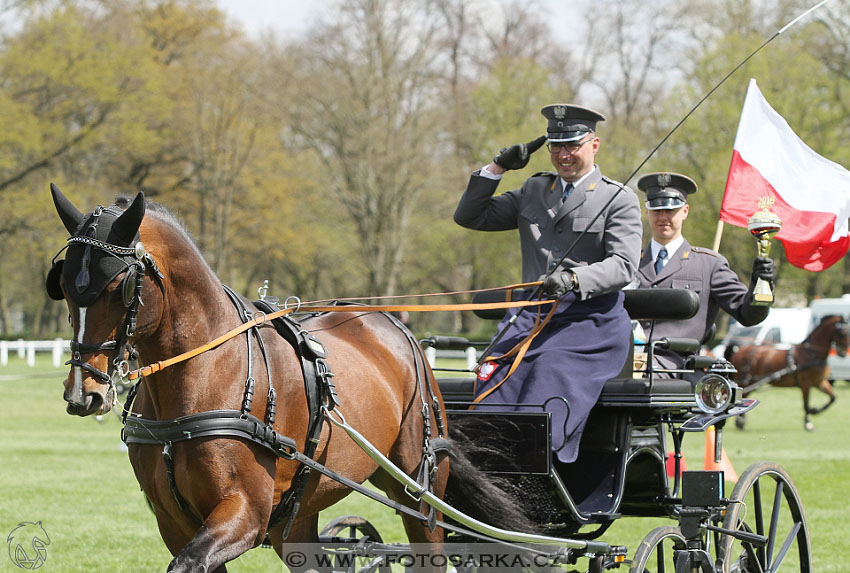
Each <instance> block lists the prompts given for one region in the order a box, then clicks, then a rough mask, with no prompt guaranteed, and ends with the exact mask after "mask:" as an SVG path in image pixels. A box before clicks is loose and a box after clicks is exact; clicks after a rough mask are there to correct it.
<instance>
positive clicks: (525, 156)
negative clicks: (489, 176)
mask: <svg viewBox="0 0 850 573" xmlns="http://www.w3.org/2000/svg"><path fill="white" fill-rule="evenodd" d="M545 142H546V136H545V135H541V136H540V137H538V138H537V139H535V140H534V141H529V142H528V143H517V144H516V145H511V146H510V147H505V148H504V149H502V151H500V152H499V155H497V156H496V157H494V158H493V162H494V163H495V164H496V165H498V166H499V167H501V168H502V169H504V170H505V171H511V170H512V169H522V168H523V167H525V166H526V165H528V160H529V159H530V158H531V154H532V153H534V152H535V151H537V150H538V149H540V146H541V145H543V144H544V143H545Z"/></svg>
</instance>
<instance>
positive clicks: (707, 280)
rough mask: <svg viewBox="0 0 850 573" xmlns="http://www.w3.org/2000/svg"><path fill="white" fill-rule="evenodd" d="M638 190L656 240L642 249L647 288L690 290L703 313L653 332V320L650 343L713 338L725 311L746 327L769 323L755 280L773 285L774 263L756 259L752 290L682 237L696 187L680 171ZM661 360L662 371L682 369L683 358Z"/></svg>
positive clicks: (663, 323) (663, 355)
mask: <svg viewBox="0 0 850 573" xmlns="http://www.w3.org/2000/svg"><path fill="white" fill-rule="evenodd" d="M638 188H639V189H640V190H641V191H643V192H644V193H646V209H647V218H648V219H649V226H650V228H651V230H652V241H651V242H650V243H649V245H647V247H646V248H645V249H644V251H643V256H642V257H641V260H640V267H639V269H638V278H639V283H640V286H641V287H643V288H647V287H651V288H682V289H690V290H693V291H694V292H696V293H697V295H698V296H699V311H698V312H697V314H696V316H694V317H693V318H690V319H688V320H658V321H655V325H654V327H653V328H652V331H651V333H650V330H649V327H650V324H649V322H648V321H647V322H645V323H644V324H643V325H642V326H643V327H644V329H645V331H646V333H647V335H649V336H650V338H651V340H659V339H661V338H664V337H669V338H673V337H679V338H695V339H697V340H701V341H703V342H707V341H704V340H703V338H704V337H705V336H706V335H708V334H710V332H711V327H712V325H714V321H715V320H717V315H718V313H719V312H720V309H721V308H722V309H723V310H725V311H726V312H728V313H729V314H730V315H732V316H733V317H735V320H737V321H738V322H740V323H741V324H743V325H744V326H751V325H754V324H758V323H759V322H761V321H762V320H764V319H765V317H766V316H767V313H768V311H769V307H768V306H753V305H752V304H751V303H752V300H753V287H754V285H755V281H756V278H762V279H764V280H766V281H768V282H770V284H771V286H773V282H774V279H775V278H776V267H775V265H774V264H773V260H771V259H769V258H766V257H756V259H755V260H754V261H753V271H752V274H751V277H750V284H749V286H747V285H745V284H744V283H743V282H741V280H740V279H739V278H738V275H737V274H735V271H733V270H732V269H731V268H729V262H728V261H727V260H726V258H725V257H724V256H723V255H721V254H719V253H716V252H715V251H712V250H711V249H705V248H702V247H693V246H691V245H690V243H688V241H687V240H686V239H685V237H684V236H682V227H683V226H684V223H685V220H686V219H687V218H688V211H689V210H690V205H688V201H687V197H688V195H690V194H692V193H696V191H697V184H696V183H695V182H694V181H693V180H692V179H691V178H690V177H687V176H685V175H681V174H679V173H650V174H648V175H644V176H643V177H641V178H640V179H639V180H638ZM656 360H657V362H658V364H659V365H660V366H661V367H663V368H681V367H682V366H683V365H684V357H683V356H682V355H679V354H676V353H672V352H664V351H658V352H657V353H656Z"/></svg>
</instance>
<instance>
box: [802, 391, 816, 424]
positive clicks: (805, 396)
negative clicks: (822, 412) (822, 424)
mask: <svg viewBox="0 0 850 573" xmlns="http://www.w3.org/2000/svg"><path fill="white" fill-rule="evenodd" d="M800 389H801V390H802V391H803V427H804V428H805V429H806V431H807V432H813V431H814V430H815V425H814V424H812V421H811V419H810V418H809V416H811V415H812V414H813V413H814V412H812V410H811V409H810V408H809V387H808V386H802V387H801V388H800Z"/></svg>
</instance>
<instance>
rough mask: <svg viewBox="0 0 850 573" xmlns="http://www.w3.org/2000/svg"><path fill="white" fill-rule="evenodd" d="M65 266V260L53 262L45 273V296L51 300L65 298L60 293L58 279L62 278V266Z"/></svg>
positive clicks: (60, 286) (60, 287)
mask: <svg viewBox="0 0 850 573" xmlns="http://www.w3.org/2000/svg"><path fill="white" fill-rule="evenodd" d="M64 264H65V259H59V260H58V261H56V262H54V263H53V265H52V266H51V267H50V270H49V271H47V277H46V278H45V279H44V288H45V289H46V290H47V296H49V297H50V298H52V299H53V300H62V299H63V298H65V293H64V292H62V285H61V284H60V282H59V279H60V278H61V277H62V266H63V265H64Z"/></svg>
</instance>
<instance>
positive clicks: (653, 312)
mask: <svg viewBox="0 0 850 573" xmlns="http://www.w3.org/2000/svg"><path fill="white" fill-rule="evenodd" d="M527 292H528V289H515V290H513V292H512V299H513V300H519V299H520V298H521V297H522V296H523V295H524V294H526V293H527ZM623 294H624V295H625V299H624V301H623V306H625V308H626V312H628V313H629V317H631V319H632V320H687V319H689V318H691V317H692V316H694V315H696V313H697V311H699V296H697V294H696V293H695V292H694V291H692V290H688V289H678V288H665V289H657V288H635V289H626V290H624V291H623ZM506 300H511V299H509V298H508V291H507V289H501V290H493V291H485V292H478V293H475V295H474V296H473V297H472V302H474V303H494V302H504V301H506ZM506 312H507V311H506V309H503V308H493V309H483V310H480V309H479V310H475V311H474V313H475V315H476V316H477V317H478V318H483V319H485V320H501V319H502V318H503V317H504V316H505V314H506Z"/></svg>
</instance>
